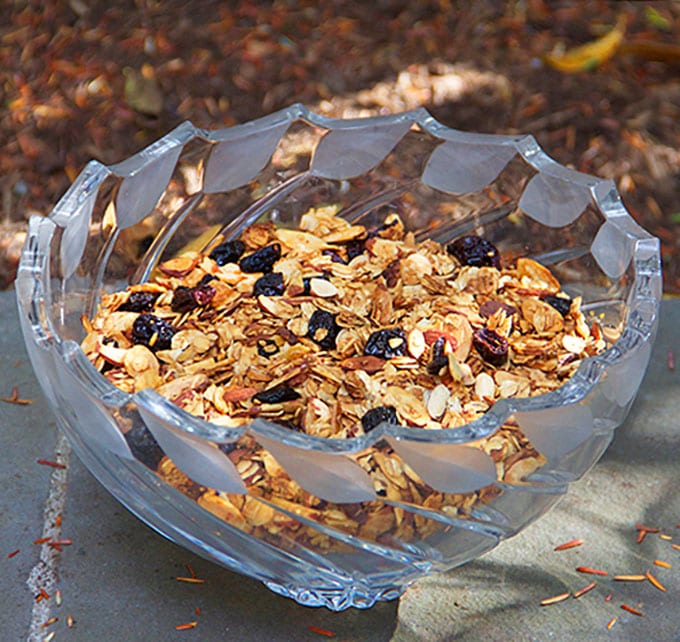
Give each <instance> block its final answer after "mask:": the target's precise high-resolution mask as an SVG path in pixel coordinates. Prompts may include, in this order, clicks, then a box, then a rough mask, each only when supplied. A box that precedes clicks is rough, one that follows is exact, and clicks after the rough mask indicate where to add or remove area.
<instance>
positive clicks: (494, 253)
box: [446, 236, 501, 270]
mask: <svg viewBox="0 0 680 642" xmlns="http://www.w3.org/2000/svg"><path fill="white" fill-rule="evenodd" d="M446 251H447V252H448V253H449V254H451V255H452V256H455V257H456V258H457V259H458V260H459V261H460V262H461V263H462V264H463V265H473V266H476V267H482V266H485V265H486V266H490V267H495V268H496V269H498V270H500V269H501V255H500V253H499V251H498V249H497V248H496V246H495V245H493V244H492V243H489V241H487V240H486V239H484V238H482V237H481V236H463V237H462V238H459V239H456V240H455V241H453V243H449V244H448V245H447V246H446Z"/></svg>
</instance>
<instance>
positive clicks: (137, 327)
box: [132, 313, 175, 352]
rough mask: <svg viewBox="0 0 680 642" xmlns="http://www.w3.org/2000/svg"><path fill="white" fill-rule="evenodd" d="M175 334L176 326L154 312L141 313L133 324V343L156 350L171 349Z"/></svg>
mask: <svg viewBox="0 0 680 642" xmlns="http://www.w3.org/2000/svg"><path fill="white" fill-rule="evenodd" d="M174 334H175V328H173V327H172V326H171V325H170V324H169V323H168V322H167V321H164V320H163V319H159V318H158V317H157V316H154V315H153V314H146V313H145V314H140V315H139V316H138V317H137V318H136V319H135V322H134V323H133V324H132V343H139V344H141V345H144V346H146V347H147V348H150V349H151V350H153V351H154V352H155V351H156V350H167V349H169V348H170V344H171V343H172V337H173V336H174ZM154 337H155V339H154Z"/></svg>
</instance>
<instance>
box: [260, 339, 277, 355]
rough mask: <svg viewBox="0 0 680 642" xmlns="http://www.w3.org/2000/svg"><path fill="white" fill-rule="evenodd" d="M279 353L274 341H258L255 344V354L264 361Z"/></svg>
mask: <svg viewBox="0 0 680 642" xmlns="http://www.w3.org/2000/svg"><path fill="white" fill-rule="evenodd" d="M278 351H279V344H278V343H276V341H274V339H260V340H259V341H258V342H257V354H259V355H260V356H261V357H265V359H269V357H273V356H274V355H275V354H276V353H277V352H278Z"/></svg>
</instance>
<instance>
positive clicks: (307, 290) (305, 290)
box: [302, 276, 312, 296]
mask: <svg viewBox="0 0 680 642" xmlns="http://www.w3.org/2000/svg"><path fill="white" fill-rule="evenodd" d="M311 293H312V277H310V276H306V277H304V278H303V279H302V294H303V295H304V296H309V295H310V294H311Z"/></svg>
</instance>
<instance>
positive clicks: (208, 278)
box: [199, 274, 217, 285]
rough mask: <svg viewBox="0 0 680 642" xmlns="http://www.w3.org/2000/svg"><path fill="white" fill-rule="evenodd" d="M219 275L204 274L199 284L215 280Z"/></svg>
mask: <svg viewBox="0 0 680 642" xmlns="http://www.w3.org/2000/svg"><path fill="white" fill-rule="evenodd" d="M216 278H217V277H215V276H213V275H212V274H204V275H203V278H202V279H201V280H200V282H199V285H208V283H210V281H214V280H215V279H216Z"/></svg>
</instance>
